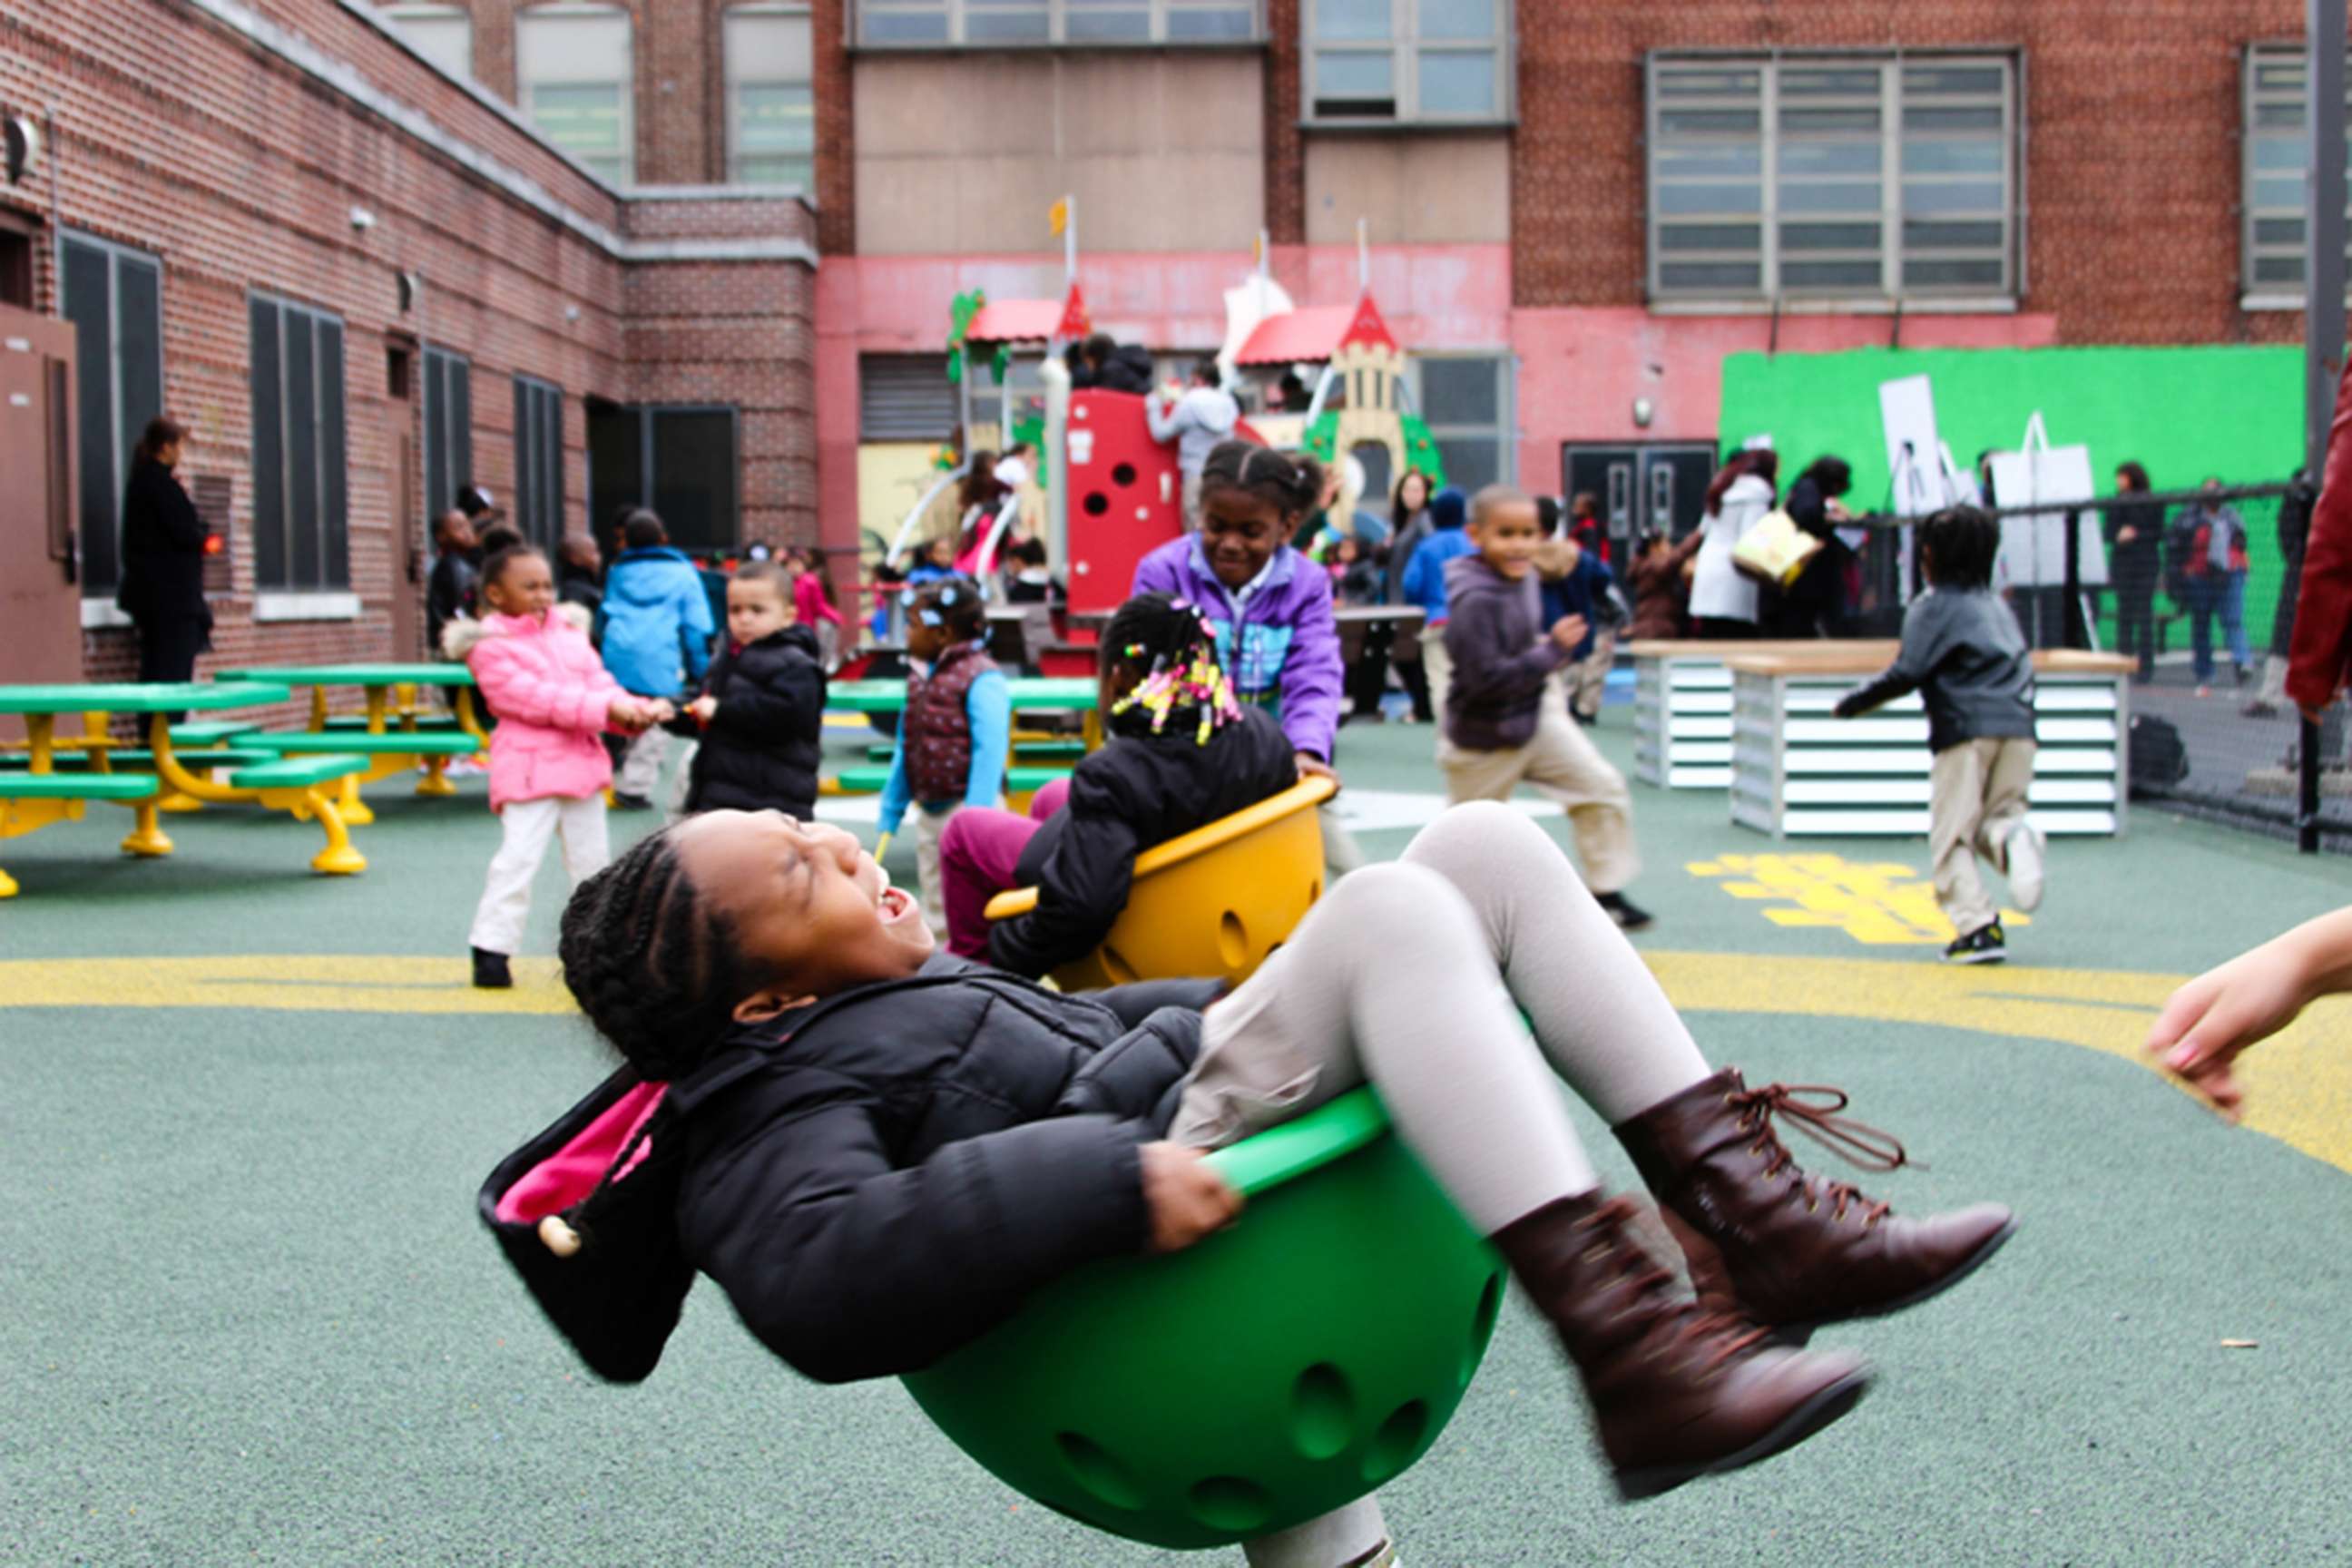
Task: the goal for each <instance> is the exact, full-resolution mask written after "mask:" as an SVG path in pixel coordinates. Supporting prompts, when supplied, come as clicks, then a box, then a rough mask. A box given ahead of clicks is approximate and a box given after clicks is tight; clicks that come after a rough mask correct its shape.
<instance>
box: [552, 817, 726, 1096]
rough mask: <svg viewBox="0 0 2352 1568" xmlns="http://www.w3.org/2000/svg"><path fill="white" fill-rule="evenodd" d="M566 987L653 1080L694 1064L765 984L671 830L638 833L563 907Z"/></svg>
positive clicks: (640, 1071) (560, 950) (606, 1034)
mask: <svg viewBox="0 0 2352 1568" xmlns="http://www.w3.org/2000/svg"><path fill="white" fill-rule="evenodd" d="M556 950H557V952H558V953H559V954H560V955H561V956H562V961H563V984H565V985H566V986H568V987H570V988H571V991H572V998H573V1000H575V1001H577V1002H578V1003H579V1004H580V1010H581V1011H582V1012H583V1013H585V1014H587V1015H588V1021H589V1022H590V1023H592V1024H593V1025H595V1026H596V1030H597V1032H598V1033H599V1034H601V1035H603V1036H604V1037H605V1038H606V1039H608V1040H610V1041H611V1042H612V1043H613V1045H614V1047H616V1048H617V1049H618V1050H619V1051H620V1053H621V1056H622V1058H624V1059H625V1060H626V1061H627V1062H628V1063H629V1065H630V1066H632V1067H634V1068H636V1069H637V1072H638V1075H639V1076H640V1077H642V1078H645V1079H673V1078H677V1077H680V1076H682V1075H683V1074H685V1073H688V1072H690V1071H692V1070H693V1068H694V1067H695V1066H696V1064H697V1063H698V1061H699V1060H700V1058H701V1057H702V1054H703V1053H704V1052H705V1051H707V1050H709V1048H710V1047H711V1045H712V1043H713V1042H715V1041H717V1040H718V1039H719V1037H721V1036H722V1035H724V1034H725V1033H726V1031H727V1028H728V1026H729V1024H730V1022H731V1021H732V1019H733V1016H734V1011H735V1004H736V1003H737V1002H738V1001H740V1000H741V999H742V998H743V997H744V996H746V995H748V994H751V992H752V991H754V990H756V989H758V986H759V984H760V981H761V976H760V975H759V974H758V973H755V972H754V969H753V966H752V965H751V964H749V963H745V962H744V959H743V956H742V954H741V952H740V951H739V950H738V949H737V948H736V945H735V932H734V931H733V929H732V928H731V927H730V924H729V922H728V921H727V919H726V917H725V916H723V915H721V914H720V913H719V911H718V910H714V909H712V908H711V907H710V905H709V903H708V902H707V901H706V900H704V899H703V898H702V896H701V894H700V892H699V891H698V889H696V888H695V885H694V883H693V881H692V879H689V878H688V876H687V874H686V868H685V867H684V866H683V865H681V864H680V863H679V859H678V853H677V845H676V843H674V842H673V841H672V838H671V836H670V834H669V833H668V832H667V831H663V832H660V833H655V834H651V835H649V836H647V837H644V838H641V839H639V840H637V842H636V843H635V844H633V845H631V846H630V847H628V848H627V849H625V850H623V851H622V852H621V855H620V858H618V859H615V860H614V862H613V863H612V864H611V865H609V866H607V867H605V868H604V869H603V870H601V871H599V872H597V873H596V874H595V875H594V876H593V877H591V878H589V879H587V880H586V881H584V882H583V883H581V884H580V886H579V888H578V889H576V890H575V891H574V892H573V893H572V901H571V902H570V903H568V904H566V905H565V906H564V907H563V924H562V935H561V937H560V938H559V939H558V942H557V949H556Z"/></svg>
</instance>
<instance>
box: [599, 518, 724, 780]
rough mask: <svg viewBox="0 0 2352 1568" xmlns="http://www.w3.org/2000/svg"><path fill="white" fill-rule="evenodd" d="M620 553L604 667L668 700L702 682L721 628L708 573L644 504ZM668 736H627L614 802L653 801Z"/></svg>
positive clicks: (612, 575)
mask: <svg viewBox="0 0 2352 1568" xmlns="http://www.w3.org/2000/svg"><path fill="white" fill-rule="evenodd" d="M621 543H622V545H623V549H622V551H621V553H620V554H619V555H617V556H615V557H614V561H613V567H612V570H611V571H609V572H607V573H606V574H604V605H603V610H602V618H603V621H604V642H603V647H604V668H606V669H609V670H611V671H612V672H613V679H614V680H617V681H619V682H620V683H621V688H622V689H623V690H625V691H628V692H630V693H632V694H634V695H635V696H638V697H650V698H658V699H661V700H674V699H676V698H677V697H679V696H680V695H681V694H682V693H683V692H684V691H685V690H686V689H688V688H689V687H695V686H699V685H700V684H701V683H702V676H703V672H704V671H705V670H707V669H709V667H710V638H711V635H712V633H714V632H715V631H717V630H718V625H717V623H716V622H715V621H713V620H712V619H711V616H710V597H709V595H708V594H707V593H706V592H705V591H704V589H703V585H702V574H701V572H700V571H699V570H698V568H697V567H696V566H695V564H694V563H693V562H692V561H690V560H688V558H687V555H686V553H685V552H683V551H680V550H674V549H672V548H671V547H670V542H669V531H668V530H667V529H666V528H664V527H663V526H662V520H661V519H660V518H659V517H657V516H656V515H655V514H654V513H653V512H651V511H648V510H646V509H645V508H643V507H640V508H638V509H637V510H635V511H632V512H630V513H629V514H628V516H627V517H626V518H625V519H623V520H622V523H621ZM668 750H669V741H668V737H667V735H666V734H665V733H664V732H663V731H661V730H660V729H659V728H658V727H656V728H653V729H648V730H646V731H645V732H644V733H643V734H641V735H639V736H637V737H636V738H635V740H633V741H631V742H629V749H628V751H627V752H625V753H624V754H623V756H622V758H621V766H620V771H619V773H617V774H615V775H614V780H613V803H614V805H617V806H619V807H621V808H622V809H623V810H625V811H644V810H646V809H648V808H649V807H651V806H652V805H653V795H654V785H655V784H657V783H658V782H659V781H660V779H661V769H662V761H663V758H664V756H665V755H666V754H667V752H668Z"/></svg>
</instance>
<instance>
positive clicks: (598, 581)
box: [555, 533, 604, 616]
mask: <svg viewBox="0 0 2352 1568" xmlns="http://www.w3.org/2000/svg"><path fill="white" fill-rule="evenodd" d="M555 596H556V597H557V598H558V599H561V600H562V602H563V603H565V604H567V605H584V606H586V608H587V611H588V613H589V615H590V616H594V615H595V613H596V611H597V609H598V608H599V607H600V606H601V605H603V604H604V556H602V555H601V554H599V553H597V551H596V542H595V541H594V540H593V539H591V538H589V537H588V536H587V535H586V534H584V533H567V534H565V535H564V536H563V543H562V546H561V547H560V548H559V549H558V550H557V552H556V559H555Z"/></svg>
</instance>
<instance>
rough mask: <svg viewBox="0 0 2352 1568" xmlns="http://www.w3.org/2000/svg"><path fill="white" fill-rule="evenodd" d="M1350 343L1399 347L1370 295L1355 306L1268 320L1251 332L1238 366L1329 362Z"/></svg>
mask: <svg viewBox="0 0 2352 1568" xmlns="http://www.w3.org/2000/svg"><path fill="white" fill-rule="evenodd" d="M1349 343H1377V344H1379V345H1380V346H1381V347H1383V348H1391V349H1392V348H1394V347H1396V346H1397V342H1396V339H1394V338H1393V337H1391V336H1390V335H1389V327H1388V323H1387V322H1386V321H1382V320H1381V308H1380V307H1379V306H1378V305H1375V304H1373V303H1372V297H1371V296H1370V294H1366V295H1365V296H1364V297H1363V298H1362V299H1360V300H1357V301H1356V302H1355V303H1354V304H1352V305H1310V306H1308V307H1307V309H1306V310H1292V311H1289V312H1287V313H1286V314H1284V315H1280V316H1268V317H1267V318H1266V319H1265V321H1260V322H1259V323H1258V324H1257V326H1256V328H1255V330H1254V331H1251V333H1250V335H1249V341H1248V342H1244V344H1242V348H1241V353H1237V354H1235V355H1234V363H1236V364H1282V363H1288V362H1290V361H1292V360H1327V359H1329V358H1330V357H1331V356H1332V355H1333V354H1335V353H1339V350H1340V349H1341V348H1342V347H1344V346H1345V345H1347V344H1349Z"/></svg>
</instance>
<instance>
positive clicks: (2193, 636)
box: [1850, 484, 2352, 853]
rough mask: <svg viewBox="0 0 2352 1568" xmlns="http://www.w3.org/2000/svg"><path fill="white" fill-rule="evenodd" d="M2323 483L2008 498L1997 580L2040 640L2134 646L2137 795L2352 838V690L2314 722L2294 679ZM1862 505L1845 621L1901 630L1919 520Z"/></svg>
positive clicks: (1859, 631)
mask: <svg viewBox="0 0 2352 1568" xmlns="http://www.w3.org/2000/svg"><path fill="white" fill-rule="evenodd" d="M2312 500H2313V496H2312V493H2311V491H2310V490H2309V489H2308V488H2307V487H2302V486H2295V485H2284V484H2281V485H2241V486H2233V487H2218V486H2217V487H2212V488H2210V489H2201V490H2186V491H2171V492H2162V493H2154V494H2145V495H2125V496H2112V497H2106V498H2103V499H2102V500H2099V501H2097V502H2095V503H2089V504H2085V505H2083V506H2081V507H2078V508H2074V509H2071V510H2048V509H2046V508H2042V509H2035V510H2023V509H1996V510H1994V513H1993V515H1994V516H1996V517H1998V518H1999V519H2000V521H2001V523H2002V531H2003V552H2002V553H2003V571H2002V573H2001V574H2000V581H1998V582H1997V584H1996V585H1997V586H1999V587H2000V589H2001V591H2002V593H2003V595H2004V596H2005V597H2006V598H2007V599H2008V601H2009V603H2010V606H2011V609H2013V610H2014V611H2015V612H2016V614H2017V618H2018V623H2019V625H2020V626H2022V627H2023V628H2024V630H2025V633H2026V637H2027V640H2028V641H2030V642H2032V644H2033V645H2034V646H2035V647H2083V648H2095V649H2097V650H2099V651H2101V652H2107V653H2120V654H2124V655H2126V656H2127V657H2133V658H2137V659H2138V660H2139V663H2140V673H2139V676H2138V678H2137V679H2136V680H2135V682H2134V685H2133V689H2132V700H2131V709H2132V778H2133V787H2132V793H2133V796H2134V798H2135V799H2137V800H2142V801H2148V802H2153V803H2156V804H2158V805H2162V806H2163V807H2165V808H2166V809H2170V810H2176V811H2179V812H2181V813H2183V814H2186V815H2189V816H2198V817H2202V818H2206V819H2210V820H2213V821H2217V822H2221V823H2225V824H2228V825H2230V826H2237V827H2242V828H2245V829H2248V830H2250V831H2254V832H2260V833H2264V834H2267V835H2271V836H2274V837H2286V838H2294V839H2299V840H2301V841H2302V842H2303V844H2304V846H2305V847H2306V848H2326V849H2330V850H2334V851H2336V852H2339V853H2340V852H2347V851H2352V726H2347V710H2346V705H2345V703H2344V702H2343V701H2342V700H2338V701H2337V702H2336V704H2335V705H2334V706H2333V707H2332V708H2330V709H2329V710H2328V711H2327V712H2326V715H2325V716H2324V720H2323V722H2322V723H2320V724H2319V725H2316V726H2310V727H2306V726H2305V723H2304V722H2303V721H2302V718H2301V716H2300V715H2299V714H2297V713H2296V711H2295V710H2294V704H2293V703H2291V702H2289V701H2288V700H2287V699H2286V695H2285V687H2284V682H2285V679H2286V656H2287V650H2288V647H2289V644H2290V642H2291V640H2292V637H2293V633H2294V600H2295V595H2296V593H2297V590H2298V588H2299V586H2300V584H2301V580H2302V570H2303V546H2304V537H2305V531H2307V529H2308V528H2309V526H2310V515H2311V501H2312ZM1863 521H1864V525H1865V526H1867V527H1868V528H1869V530H1870V532H1869V534H1868V538H1867V542H1866V543H1865V544H1864V548H1863V550H1862V552H1861V553H1862V558H1863V571H1862V574H1861V579H1862V580H1861V582H1860V584H1858V586H1859V589H1860V593H1859V596H1858V598H1857V599H1856V602H1855V605H1854V613H1853V618H1852V625H1851V628H1850V629H1851V630H1852V631H1853V633H1854V634H1856V635H1864V636H1881V637H1893V636H1895V635H1896V632H1897V630H1898V629H1899V626H1900V624H1901V616H1902V609H1901V606H1902V604H1903V602H1904V600H1905V598H1906V596H1907V595H1906V593H1905V592H1904V591H1903V590H1904V588H1905V587H1906V586H1907V587H1908V588H1909V589H1910V590H1911V591H1913V592H1916V589H1917V587H1918V586H1919V584H1917V583H1916V581H1915V580H1913V579H1914V578H1915V577H1916V567H1915V563H1913V562H1912V560H1911V552H1910V549H1909V541H1908V532H1909V531H1908V529H1907V527H1906V526H1905V525H1904V524H1902V523H1901V522H1900V521H1898V520H1896V519H1894V518H1888V517H1873V518H1869V519H1865V520H1863ZM2306 728H2308V729H2309V730H2310V742H2311V743H2310V744H2309V745H2308V746H2306V742H2305V731H2306ZM2306 752H2308V753H2309V755H2308V757H2307V758H2306Z"/></svg>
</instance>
